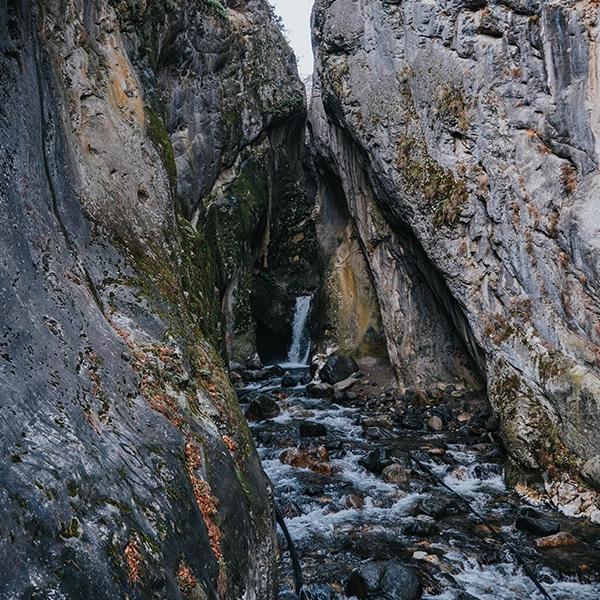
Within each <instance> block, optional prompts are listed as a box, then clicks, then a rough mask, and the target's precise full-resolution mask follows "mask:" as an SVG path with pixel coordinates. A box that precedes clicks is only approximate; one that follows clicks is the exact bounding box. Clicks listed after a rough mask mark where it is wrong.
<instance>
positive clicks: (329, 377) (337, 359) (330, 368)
mask: <svg viewBox="0 0 600 600" xmlns="http://www.w3.org/2000/svg"><path fill="white" fill-rule="evenodd" d="M357 371H358V365H357V364H356V361H355V360H354V359H353V358H351V357H350V356H343V355H341V354H334V355H333V356H330V357H329V358H328V359H327V362H326V363H325V364H324V365H323V368H322V369H321V372H320V377H321V380H322V381H324V382H325V383H328V384H329V385H335V384H336V383H339V382H340V381H344V380H345V379H348V377H350V376H351V375H353V374H354V373H356V372H357Z"/></svg>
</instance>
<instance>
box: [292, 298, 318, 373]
mask: <svg viewBox="0 0 600 600" xmlns="http://www.w3.org/2000/svg"><path fill="white" fill-rule="evenodd" d="M311 301H312V296H298V298H296V310H295V312H294V323H293V325H292V343H291V344H290V349H289V351H288V356H287V363H286V365H285V366H287V367H288V368H292V367H302V366H305V365H307V364H308V359H309V357H310V332H309V330H308V316H309V314H310V304H311Z"/></svg>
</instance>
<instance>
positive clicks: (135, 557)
mask: <svg viewBox="0 0 600 600" xmlns="http://www.w3.org/2000/svg"><path fill="white" fill-rule="evenodd" d="M267 55H268V57H269V61H268V68H265V66H266V65H267V62H266V60H265V57H266V56H267ZM0 73H1V77H0V105H1V106H0V173H1V175H0V203H1V211H0V212H1V213H2V226H1V229H2V235H1V236H0V261H1V269H0V280H1V282H0V304H1V306H2V307H3V315H2V318H1V319H0V332H1V333H0V381H1V384H2V399H1V401H0V402H1V405H2V411H1V416H0V434H1V437H2V465H1V466H0V482H1V485H0V523H2V526H1V527H2V535H1V536H0V557H1V558H2V562H3V565H4V569H3V573H2V576H0V596H1V597H2V598H24V597H27V598H73V599H75V598H81V599H83V598H85V599H87V598H98V599H101V598H107V599H108V598H125V597H127V598H151V597H152V598H184V597H185V598H192V597H193V598H242V597H243V598H247V599H251V598H256V599H260V600H263V599H268V598H272V597H273V595H274V554H275V538H274V528H273V515H272V509H271V501H270V496H269V492H268V489H267V485H266V483H265V480H264V475H263V472H262V469H261V466H260V462H259V460H258V457H257V455H256V452H255V450H254V446H253V443H252V440H251V437H250V434H249V431H248V428H247V425H246V423H245V420H244V418H243V415H242V414H241V412H240V410H239V406H238V404H237V399H236V397H235V394H234V393H233V390H232V389H231V387H230V383H229V381H228V378H227V376H226V372H225V370H224V367H223V364H222V361H221V357H220V355H219V352H218V349H220V346H221V343H222V339H223V337H224V331H225V328H224V326H223V324H222V319H221V308H222V307H221V301H222V299H223V298H224V297H226V296H227V294H225V291H226V290H229V289H230V288H228V287H227V286H228V285H229V280H230V279H232V278H234V275H235V273H237V272H239V271H243V270H244V269H245V268H246V267H247V264H246V263H244V264H243V265H242V266H241V267H240V265H239V264H238V263H235V261H232V263H231V264H228V263H227V259H228V257H229V256H230V254H229V251H228V250H223V249H222V246H220V245H219V244H224V242H223V241H222V239H221V238H220V237H219V236H221V235H225V234H227V233H229V231H228V229H227V227H228V226H227V224H226V223H224V227H222V229H221V230H220V231H219V228H218V227H217V228H216V229H214V228H212V227H211V223H213V222H215V221H217V220H218V218H217V216H215V214H216V211H215V209H214V208H213V206H214V204H215V201H214V200H206V198H207V197H209V196H210V195H211V193H213V192H214V189H215V185H216V184H217V182H218V181H220V182H224V181H225V180H227V183H226V184H224V185H223V186H222V187H223V188H225V187H227V186H230V188H229V189H231V186H238V188H240V189H241V188H243V186H244V184H245V183H246V181H245V180H244V177H245V176H246V173H248V176H247V179H248V180H251V179H252V177H254V175H253V173H252V171H253V169H259V170H260V169H265V168H267V169H270V167H269V166H268V165H269V164H270V162H276V161H282V159H281V158H279V157H278V155H277V153H278V148H279V145H282V144H283V142H282V141H281V140H282V139H285V136H282V135H281V134H278V135H274V134H273V131H281V130H286V131H287V130H292V131H295V129H294V127H295V126H294V125H293V122H294V119H295V118H296V117H295V115H297V114H304V110H305V109H304V98H303V95H302V90H301V85H300V83H299V81H298V78H297V75H296V71H295V67H294V63H293V59H292V56H291V53H290V51H289V49H288V48H287V46H286V44H285V42H284V40H283V38H282V36H281V34H280V32H279V30H278V29H277V27H276V25H275V23H274V22H273V20H272V17H271V12H270V9H269V7H268V5H267V3H266V2H264V1H263V0H248V2H245V1H241V0H237V1H234V0H230V1H229V2H228V3H227V6H225V5H223V4H222V3H221V2H219V1H218V0H202V1H200V2H197V1H194V2H191V1H190V2H188V1H186V0H173V1H170V2H158V1H154V0H139V1H137V0H136V1H127V2H125V1H117V0H93V1H81V0H49V1H44V2H29V1H19V0H17V1H12V2H8V3H4V4H2V5H1V6H0ZM288 118H290V120H291V124H290V123H288V121H287V119H288ZM296 129H297V128H296ZM263 153H264V154H263ZM294 160H296V158H294ZM260 180H261V185H262V174H261V176H260ZM252 186H254V183H253V182H252V181H251V183H250V186H249V187H250V188H252ZM249 187H245V188H243V189H241V191H240V192H239V194H238V195H236V197H235V202H234V203H233V204H232V206H233V207H234V208H235V210H237V211H238V212H239V213H240V214H241V216H240V217H239V218H237V219H236V227H240V229H239V230H238V231H240V232H241V233H240V235H239V236H238V237H237V238H236V243H238V244H240V246H241V247H242V249H243V250H242V252H243V251H245V248H246V247H245V246H244V244H249V245H252V244H256V247H260V246H261V245H260V243H257V242H256V237H257V235H258V238H262V236H263V232H264V230H265V227H264V225H260V223H262V222H263V221H267V220H268V217H267V215H268V214H269V210H268V206H267V205H268V202H269V201H270V200H269V198H268V197H266V196H265V193H264V192H263V191H262V190H260V191H256V190H255V189H253V188H252V189H251V190H250V191H248V190H249ZM219 189H221V188H219ZM265 198H266V199H265ZM257 199H260V201H261V202H264V204H265V205H264V206H263V205H261V206H258V207H256V208H255V205H256V204H258V200H257ZM232 210H233V208H232ZM259 213H260V214H259ZM242 216H243V217H244V219H245V220H243V219H242V218H241V217H242ZM209 235H214V236H217V238H216V239H215V238H209ZM252 248H254V246H252ZM236 269H237V271H236ZM232 273H233V275H232ZM227 311H228V308H227V306H225V308H224V312H225V313H226V314H227ZM227 326H228V327H229V326H230V325H229V324H227ZM215 348H216V349H217V350H216V349H215Z"/></svg>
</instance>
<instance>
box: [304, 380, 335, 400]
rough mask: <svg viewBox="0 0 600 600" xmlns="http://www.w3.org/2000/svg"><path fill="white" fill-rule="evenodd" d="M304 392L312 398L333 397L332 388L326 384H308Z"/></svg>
mask: <svg viewBox="0 0 600 600" xmlns="http://www.w3.org/2000/svg"><path fill="white" fill-rule="evenodd" d="M306 391H307V392H308V393H309V394H310V395H311V396H312V397H313V398H328V397H331V396H333V386H332V385H330V384H328V383H309V384H308V385H307V386H306Z"/></svg>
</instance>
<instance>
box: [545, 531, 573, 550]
mask: <svg viewBox="0 0 600 600" xmlns="http://www.w3.org/2000/svg"><path fill="white" fill-rule="evenodd" d="M578 543H579V541H578V540H577V538H576V537H575V536H573V535H571V534H570V533H567V532H566V531H561V532H559V533H556V534H554V535H548V536H546V537H542V538H538V539H537V540H535V545H536V546H537V547H538V548H540V549H542V550H546V549H548V548H562V547H563V546H576V545H577V544H578Z"/></svg>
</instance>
